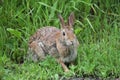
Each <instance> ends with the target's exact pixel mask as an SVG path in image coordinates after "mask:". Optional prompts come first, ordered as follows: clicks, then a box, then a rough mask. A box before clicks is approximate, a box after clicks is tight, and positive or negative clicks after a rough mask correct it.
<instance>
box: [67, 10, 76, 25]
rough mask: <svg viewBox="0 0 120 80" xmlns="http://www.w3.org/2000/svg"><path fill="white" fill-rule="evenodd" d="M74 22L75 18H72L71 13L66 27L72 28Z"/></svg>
mask: <svg viewBox="0 0 120 80" xmlns="http://www.w3.org/2000/svg"><path fill="white" fill-rule="evenodd" d="M74 21H75V16H74V13H73V12H72V13H71V14H70V16H69V19H68V25H69V26H70V27H72V26H73V24H74Z"/></svg>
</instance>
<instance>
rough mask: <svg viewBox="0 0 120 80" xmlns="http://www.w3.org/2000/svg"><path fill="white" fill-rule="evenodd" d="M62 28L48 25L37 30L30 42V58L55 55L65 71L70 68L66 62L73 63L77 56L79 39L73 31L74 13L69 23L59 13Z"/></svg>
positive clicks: (35, 59) (36, 59)
mask: <svg viewBox="0 0 120 80" xmlns="http://www.w3.org/2000/svg"><path fill="white" fill-rule="evenodd" d="M58 18H59V20H60V24H61V29H58V28H56V27H53V26H46V27H43V28H40V29H38V30H37V32H36V33H35V34H34V35H32V36H31V37H30V39H29V43H28V47H29V49H28V58H29V59H32V60H33V61H38V60H44V59H45V57H46V55H51V56H52V57H54V58H55V59H56V60H57V61H58V63H60V64H61V66H62V67H63V69H64V71H65V72H68V71H69V69H68V67H67V66H66V65H65V63H72V62H74V60H75V59H76V57H77V48H78V46H79V41H78V39H77V37H76V36H75V34H74V32H73V24H74V20H75V17H74V13H73V12H72V13H71V14H70V16H69V18H68V22H67V24H66V23H65V22H64V20H63V18H62V16H61V15H60V14H59V15H58Z"/></svg>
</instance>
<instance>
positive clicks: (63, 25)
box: [58, 14, 65, 28]
mask: <svg viewBox="0 0 120 80" xmlns="http://www.w3.org/2000/svg"><path fill="white" fill-rule="evenodd" d="M58 18H59V19H60V24H61V27H62V28H65V22H64V19H63V17H62V16H61V14H59V15H58Z"/></svg>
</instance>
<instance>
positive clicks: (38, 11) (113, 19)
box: [0, 0, 120, 80]
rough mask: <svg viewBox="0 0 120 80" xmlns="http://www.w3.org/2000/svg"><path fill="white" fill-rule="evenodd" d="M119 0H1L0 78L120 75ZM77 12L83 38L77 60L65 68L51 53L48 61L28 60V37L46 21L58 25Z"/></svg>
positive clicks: (78, 32)
mask: <svg viewBox="0 0 120 80" xmlns="http://www.w3.org/2000/svg"><path fill="white" fill-rule="evenodd" d="M119 6H120V1H119V0H109V1H108V0H101V1H97V0H69V1H68V0H64V1H60V0H51V1H49V0H40V1H39V0H24V1H23V0H21V1H20V0H19V1H18V0H4V1H3V0H2V1H0V79H3V80H19V79H21V80H47V79H53V80H59V79H69V78H73V77H79V78H81V77H84V78H90V77H92V78H100V79H111V78H112V79H115V78H120V7H119ZM71 12H74V14H75V17H76V21H75V25H74V26H75V27H74V29H75V34H76V35H77V38H78V40H79V42H80V46H79V49H78V57H77V60H76V63H77V64H76V65H74V66H69V68H70V72H69V73H65V72H63V70H62V67H61V66H60V65H59V64H58V63H57V62H56V61H55V59H53V58H51V57H50V56H48V57H47V59H46V60H45V61H42V62H38V63H33V62H28V61H24V63H23V64H21V62H23V57H24V56H25V54H26V52H27V46H28V45H27V42H28V39H29V37H30V36H31V35H32V34H33V33H34V32H35V31H36V29H38V28H40V27H42V26H56V27H58V28H59V26H60V24H59V20H58V18H57V14H58V13H61V14H62V15H63V17H64V19H65V20H67V18H68V16H69V14H70V13H71Z"/></svg>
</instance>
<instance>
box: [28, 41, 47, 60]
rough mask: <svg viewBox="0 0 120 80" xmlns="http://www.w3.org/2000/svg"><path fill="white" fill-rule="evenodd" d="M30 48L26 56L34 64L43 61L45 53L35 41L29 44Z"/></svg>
mask: <svg viewBox="0 0 120 80" xmlns="http://www.w3.org/2000/svg"><path fill="white" fill-rule="evenodd" d="M30 47H31V48H29V51H28V52H29V53H28V56H29V57H30V59H32V60H33V61H34V62H36V61H38V60H43V59H44V58H45V52H44V50H43V48H42V47H41V46H40V45H39V44H38V43H37V42H36V41H33V42H32V43H31V44H30Z"/></svg>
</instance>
